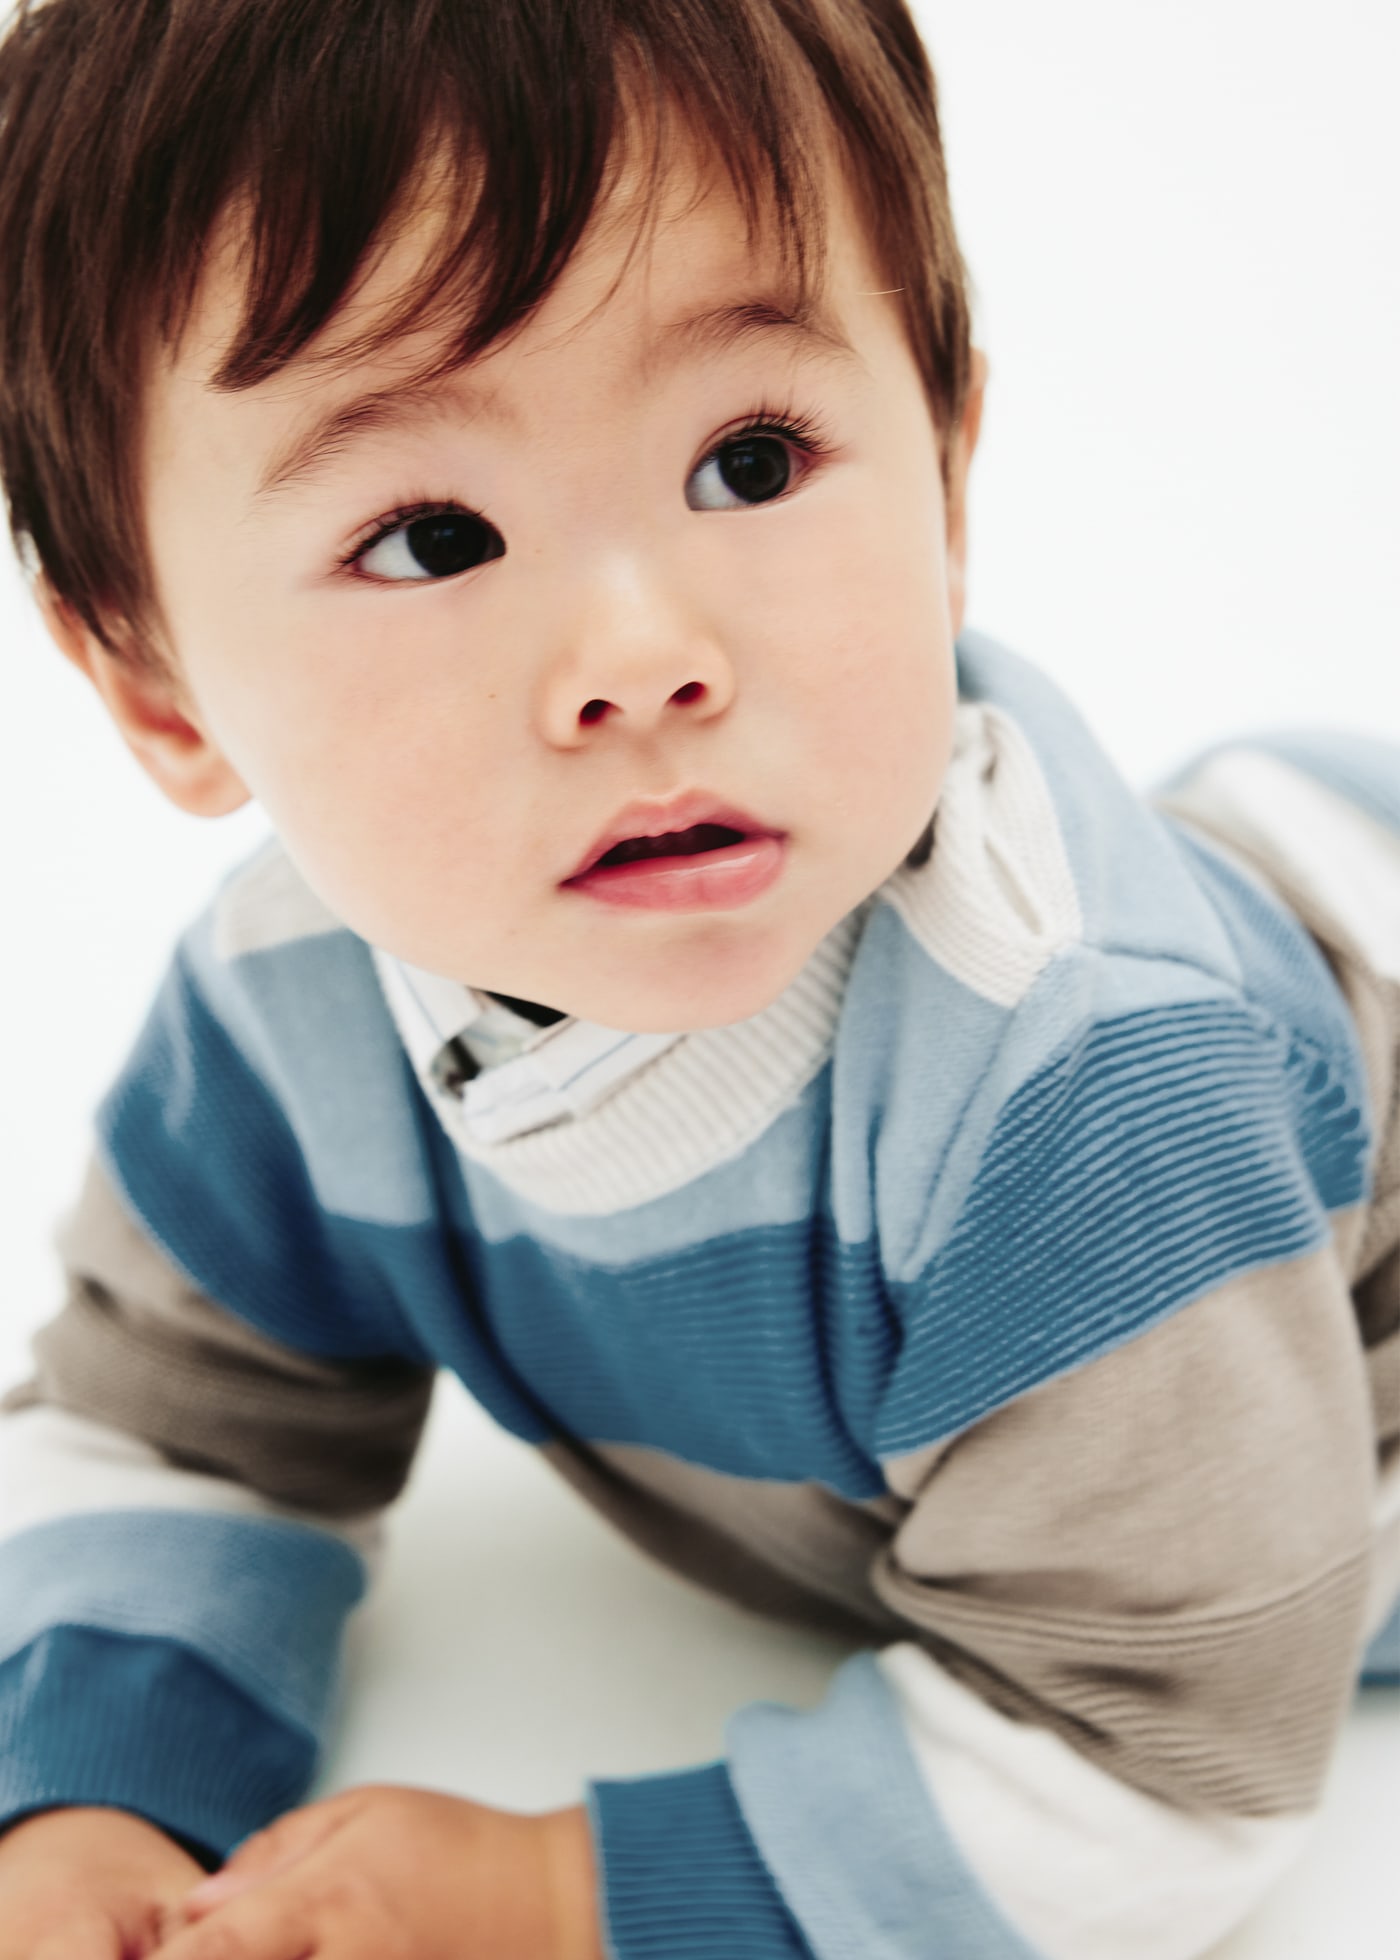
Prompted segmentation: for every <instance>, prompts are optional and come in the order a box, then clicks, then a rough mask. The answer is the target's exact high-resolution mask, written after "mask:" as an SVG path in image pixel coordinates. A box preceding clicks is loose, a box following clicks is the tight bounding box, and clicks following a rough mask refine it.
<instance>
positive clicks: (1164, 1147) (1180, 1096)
mask: <svg viewBox="0 0 1400 1960" xmlns="http://www.w3.org/2000/svg"><path fill="white" fill-rule="evenodd" d="M1352 1061H1353V1058H1352V1057H1351V1056H1350V1055H1349V1054H1348V1055H1346V1056H1343V1057H1340V1058H1337V1057H1334V1056H1331V1055H1329V1054H1326V1053H1323V1052H1319V1051H1318V1050H1316V1049H1314V1048H1311V1047H1309V1046H1306V1045H1305V1044H1303V1043H1302V1042H1301V1041H1299V1040H1297V1039H1294V1040H1292V1041H1290V1040H1289V1039H1288V1038H1287V1037H1286V1036H1285V1035H1284V1034H1282V1033H1281V1032H1279V1031H1278V1030H1276V1029H1275V1028H1273V1027H1272V1026H1271V1025H1270V1024H1269V1023H1268V1022H1267V1021H1266V1020H1265V1019H1264V1017H1262V1016H1260V1015H1257V1014H1254V1013H1252V1012H1251V1011H1250V1010H1249V1009H1248V1008H1246V1007H1244V1006H1241V1005H1237V1004H1234V1003H1231V1002H1229V1001H1202V1002H1187V1003H1184V1004H1182V1005H1180V1006H1178V1007H1175V1008H1173V1009H1170V1010H1161V1011H1155V1012H1151V1013H1147V1014H1142V1015H1132V1016H1127V1017H1124V1018H1123V1019H1122V1020H1120V1021H1117V1022H1111V1023H1108V1024H1105V1025H1103V1026H1100V1027H1096V1028H1093V1029H1091V1030H1090V1031H1088V1032H1087V1033H1086V1034H1085V1035H1084V1037H1083V1038H1082V1041H1081V1042H1080V1043H1079V1044H1078V1045H1077V1046H1076V1047H1074V1048H1071V1049H1070V1050H1069V1051H1067V1052H1066V1053H1065V1054H1064V1055H1063V1056H1062V1057H1061V1058H1060V1061H1059V1064H1058V1066H1057V1067H1055V1068H1053V1069H1048V1070H1046V1071H1044V1073H1043V1074H1042V1075H1041V1076H1040V1077H1039V1078H1037V1079H1036V1080H1035V1081H1033V1082H1031V1083H1030V1084H1028V1085H1027V1087H1026V1088H1025V1089H1023V1090H1022V1091H1021V1092H1020V1093H1018V1094H1017V1095H1016V1096H1014V1097H1012V1098H1011V1100H1010V1101H1009V1103H1008V1104H1007V1106H1006V1109H1005V1111H1004V1113H1003V1115H1002V1118H1001V1121H1000V1122H999V1124H998V1126H997V1130H996V1133H995V1135H994V1136H993V1138H992V1140H991V1144H990V1147H989V1149H988V1151H987V1153H986V1157H985V1160H984V1162H983V1164H982V1168H981V1174H980V1176H979V1178H978V1181H977V1183H976V1184H975V1185H974V1187H973V1190H972V1192H971V1195H970V1197H969V1200H968V1203H967V1205H966V1207H965V1210H964V1213H963V1216H962V1218H961V1220H960V1221H959V1224H958V1227H957V1230H956V1231H955V1232H954V1234H953V1236H952V1238H951V1239H950V1240H949V1242H948V1244H947V1245H946V1247H945V1248H944V1249H943V1250H942V1251H941V1252H940V1253H939V1254H938V1256H937V1257H936V1258H935V1259H934V1260H933V1261H932V1263H931V1265H930V1267H929V1269H928V1271H927V1273H926V1274H925V1275H924V1276H923V1277H922V1278H921V1279H919V1280H916V1281H913V1282H905V1283H901V1284H899V1285H898V1286H895V1287H894V1288H892V1291H893V1294H894V1297H895V1300H896V1304H897V1306H898V1310H899V1314H900V1319H901V1322H902V1324H903V1329H904V1347H903V1352H902V1354H901V1356H900V1360H899V1364H898V1367H897V1369H896V1371H895V1375H894V1379H893V1381H892V1383H891V1387H890V1391H889V1394H888V1396H887V1398H886V1402H885V1406H884V1408H883V1410H882V1412H881V1415H880V1418H879V1423H878V1427H877V1431H876V1447H877V1449H878V1453H879V1455H880V1456H881V1457H882V1458H888V1457H893V1456H900V1455H903V1454H905V1453H907V1452H908V1451H910V1450H914V1449H917V1448H919V1447H921V1446H922V1445H924V1444H926V1443H930V1442H933V1441H935V1440H937V1439H938V1438H940V1437H943V1436H949V1435H952V1434H954V1433H955V1432H956V1431H958V1430H960V1429H962V1428H964V1427H966V1426H967V1425H968V1424H969V1423H970V1422H973V1421H975V1420H977V1419H978V1418H979V1417H980V1416H982V1415H984V1414H986V1413H987V1412H988V1411H989V1410H991V1409H992V1408H995V1407H997V1406H999V1405H1000V1404H1001V1403H1003V1402H1006V1401H1008V1400H1009V1399H1010V1398H1011V1397H1012V1396H1014V1395H1015V1394H1017V1393H1020V1392H1022V1391H1024V1390H1027V1389H1030V1388H1033V1387H1034V1386H1036V1385H1037V1384H1038V1383H1040V1382H1043V1381H1046V1380H1048V1379H1050V1378H1051V1377H1052V1376H1054V1375H1056V1374H1060V1373H1063V1372H1064V1371H1065V1370H1067V1369H1069V1368H1071V1367H1075V1366H1078V1365H1081V1364H1083V1363H1084V1362H1086V1361H1089V1360H1092V1359H1093V1358H1094V1357H1095V1356H1096V1355H1098V1354H1102V1353H1106V1352H1107V1351H1108V1350H1110V1349H1111V1348H1115V1347H1117V1346H1119V1345H1121V1343H1122V1342H1124V1341H1125V1340H1127V1339H1129V1338H1130V1337H1131V1336H1132V1335H1133V1334H1134V1333H1137V1332H1140V1331H1145V1330H1146V1329H1147V1328H1148V1327H1150V1326H1152V1325H1154V1324H1155V1323H1156V1322H1157V1321H1159V1320H1161V1319H1163V1318H1165V1316H1166V1315H1167V1314H1169V1313H1171V1312H1173V1311H1175V1310H1176V1309H1177V1308H1179V1307H1181V1306H1184V1305H1186V1304H1187V1303H1188V1302H1190V1301H1191V1300H1193V1299H1197V1298H1199V1297H1200V1296H1201V1295H1202V1294H1204V1293H1206V1292H1208V1291H1210V1290H1212V1289H1214V1288H1216V1287H1219V1286H1222V1285H1224V1284H1226V1283H1227V1282H1228V1281H1229V1280H1231V1279H1234V1278H1236V1277H1238V1276H1239V1275H1241V1274H1243V1273H1245V1272H1249V1271H1252V1270H1255V1269H1256V1268H1259V1267H1261V1266H1267V1265H1271V1264H1274V1263H1276V1262H1279V1261H1282V1260H1286V1259H1292V1258H1297V1257H1300V1256H1301V1255H1302V1254H1304V1253H1307V1252H1310V1251H1313V1250H1314V1249H1316V1248H1317V1247H1319V1246H1321V1245H1323V1244H1325V1243H1326V1242H1327V1240H1328V1237H1329V1235H1330V1229H1331V1228H1330V1223H1329V1220H1328V1217H1327V1213H1328V1212H1329V1211H1331V1210H1336V1209H1340V1208H1345V1207H1347V1206H1350V1205H1353V1204H1357V1203H1359V1202H1361V1201H1362V1200H1363V1199H1364V1197H1365V1196H1366V1193H1367V1182H1368V1175H1369V1157H1370V1148H1371V1139H1370V1135H1369V1130H1368V1122H1367V1116H1366V1111H1365V1109H1364V1106H1363V1104H1362V1103H1361V1101H1360V1100H1359V1099H1358V1085H1357V1084H1356V1082H1355V1080H1354V1077H1353V1072H1352Z"/></svg>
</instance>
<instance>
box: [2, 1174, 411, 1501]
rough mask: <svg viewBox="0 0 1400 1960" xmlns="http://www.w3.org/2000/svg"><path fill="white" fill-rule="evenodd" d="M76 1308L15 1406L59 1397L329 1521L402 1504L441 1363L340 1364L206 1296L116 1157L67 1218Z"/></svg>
mask: <svg viewBox="0 0 1400 1960" xmlns="http://www.w3.org/2000/svg"><path fill="white" fill-rule="evenodd" d="M58 1249H59V1252H60V1255H61V1257H62V1259H63V1262H64V1265H65V1268H66V1270H67V1273H68V1278H69V1292H68V1298H67V1301H66V1304H65V1305H64V1306H63V1308H62V1309H61V1311H60V1312H59V1313H58V1314H57V1316H56V1317H55V1318H54V1319H53V1320H51V1321H50V1322H49V1323H48V1324H47V1325H46V1326H45V1327H43V1328H41V1329H40V1331H39V1332H38V1334H37V1335H36V1336H35V1337H34V1342H33V1355H34V1362H35V1372H34V1375H33V1376H32V1378H31V1379H30V1380H29V1381H27V1382H24V1383H22V1384H20V1385H19V1386H18V1387H16V1388H14V1389H12V1390H11V1391H10V1393H9V1394H8V1395H6V1396H5V1398H4V1399H3V1401H0V1412H6V1411H17V1410H20V1409H25V1408H31V1407H33V1406H34V1405H35V1404H37V1403H51V1404H53V1405H54V1406H55V1407H57V1408H60V1409H66V1410H68V1411H70V1412H71V1413H72V1414H75V1415H81V1416H87V1417H90V1418H92V1419H93V1420H95V1421H98V1422H103V1423H107V1424H109V1425H111V1426H112V1427H114V1428H116V1429H120V1430H123V1431H125V1432H126V1433H128V1434H130V1435H133V1436H137V1437H139V1438H140V1439H141V1440H142V1441H144V1442H147V1443H150V1444H152V1445H153V1446H154V1447H155V1448H157V1449H158V1450H160V1451H161V1452H162V1454H164V1455H165V1456H166V1457H167V1458H168V1459H169V1461H170V1462H171V1463H173V1464H175V1465H177V1466H178V1467H179V1468H181V1469H185V1470H196V1471H202V1472H205V1473H208V1474H213V1475H216V1476H223V1477H229V1478H232V1479H234V1480H235V1481H236V1482H238V1483H241V1484H244V1485H246V1486H247V1487H248V1488H249V1489H250V1490H253V1491H256V1492H258V1493H260V1494H261V1495H262V1496H264V1497H266V1498H269V1499H271V1500H273V1501H274V1502H276V1503H281V1504H288V1505H292V1506H295V1507H297V1508H299V1509H303V1510H309V1511H315V1512H319V1513H320V1514H321V1515H323V1516H325V1517H327V1518H340V1517H352V1516H356V1515H358V1514H360V1513H362V1512H365V1511H367V1510H372V1509H376V1508H379V1507H381V1506H383V1505H385V1504H388V1503H390V1502H391V1501H392V1500H393V1499H394V1498H395V1497H397V1496H398V1494H399V1492H400V1491H401V1490H402V1489H403V1486H404V1484H405V1482H406V1481H407V1478H408V1472H409V1468H410V1466H411V1464H412V1460H413V1455H414V1451H415V1449H416V1447H417V1444H418V1440H419V1437H420V1435H421V1433H422V1429H423V1425H424V1422H425V1421H426V1419H427V1413H428V1407H429V1403H430V1400H431V1396H432V1388H433V1380H434V1373H435V1371H434V1370H432V1369H427V1368H424V1367H423V1366H422V1365H421V1364H419V1363H416V1362H408V1361H403V1360H399V1359H396V1358H392V1357H386V1358H384V1359H382V1360H381V1359H374V1360H369V1361H363V1360H361V1361H330V1360H324V1359H321V1358H319V1357H316V1356H312V1355H307V1354H303V1353H299V1352H297V1351H296V1350H294V1349H292V1348H288V1347H283V1346H281V1345H280V1344H279V1343H278V1342H275V1341H272V1340H269V1339H268V1338H267V1337H266V1336H265V1335H263V1334H261V1333H258V1332H256V1331H255V1330H254V1329H253V1328H251V1327H249V1326H247V1325H246V1324H245V1323H243V1322H241V1321H239V1320H237V1319H235V1318H234V1316H233V1315H232V1314H231V1313H229V1312H227V1311H226V1310H225V1309H224V1308H223V1307H221V1306H219V1305H218V1304H217V1303H216V1302H215V1301H213V1300H210V1299H209V1298H207V1297H206V1296H205V1295H204V1294H202V1293H200V1292H198V1291H196V1289H195V1288H194V1287H192V1286H191V1285H190V1283H189V1281H188V1280H187V1279H186V1278H185V1276H184V1275H183V1274H182V1273H180V1272H178V1271H177V1270H176V1269H175V1268H174V1267H172V1266H171V1265H170V1264H169V1262H168V1261H167V1260H166V1259H165V1257H164V1255H163V1254H162V1253H161V1252H160V1251H159V1250H158V1249H157V1248H156V1247H155V1246H154V1245H152V1244H151V1242H150V1241H149V1240H148V1239H147V1238H146V1237H145V1236H144V1234H143V1233H141V1232H140V1231H139V1230H138V1229H137V1227H136V1226H135V1225H134V1224H133V1223H132V1221H131V1219H130V1218H129V1217H128V1215H127V1213H126V1211H125V1209H124V1207H123V1206H122V1204H121V1202H120V1200H119V1199H118V1197H117V1195H116V1194H115V1192H114V1191H113V1189H112V1187H111V1184H110V1182H109V1180H108V1179H107V1177H106V1175H105V1173H104V1171H103V1170H102V1167H101V1165H100V1163H99V1162H98V1161H97V1160H96V1158H94V1159H93V1160H92V1162H91V1163H90V1165H89V1168H88V1174H87V1178H86V1181H85V1183H84V1186H83V1190H82V1194H81V1196H80V1198H79V1200H78V1203H77V1205H76V1207H75V1208H74V1210H73V1211H72V1212H71V1213H70V1214H69V1215H68V1217H67V1219H66V1220H65V1221H64V1225H63V1228H62V1230H61V1232H60V1234H59V1238H58Z"/></svg>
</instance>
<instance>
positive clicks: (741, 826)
mask: <svg viewBox="0 0 1400 1960" xmlns="http://www.w3.org/2000/svg"><path fill="white" fill-rule="evenodd" d="M699 823H713V824H722V825H723V826H724V828H725V829H726V830H737V831H739V832H740V834H741V835H742V836H743V837H744V838H745V840H746V841H749V842H756V841H757V840H758V839H759V838H762V837H780V836H782V834H783V833H782V832H781V831H775V830H773V829H772V828H770V826H769V825H767V824H762V823H760V822H759V821H758V819H757V818H756V817H751V816H750V815H749V814H748V812H747V811H746V810H740V809H739V808H738V807H737V806H736V805H734V804H732V803H721V802H719V801H718V800H717V799H716V798H715V797H713V796H710V795H708V794H707V793H706V792H705V791H704V790H682V791H681V793H680V794H679V795H677V796H668V797H654V796H653V797H647V796H639V797H634V798H633V800H632V801H631V802H630V803H627V804H624V806H623V807H622V809H620V810H619V811H618V813H617V815H616V816H615V817H614V818H613V820H612V822H611V823H610V824H609V825H608V827H607V829H606V830H605V831H603V832H602V833H601V835H600V836H598V837H596V838H594V840H593V842H592V843H591V844H590V845H589V847H588V849H587V850H586V851H585V852H584V854H583V856H582V858H581V859H580V860H579V862H578V863H577V864H576V865H575V866H574V869H573V870H572V871H571V872H570V873H569V875H568V877H567V878H564V879H563V880H561V882H562V883H563V884H566V885H568V884H572V883H573V882H574V880H575V879H579V878H582V877H583V876H584V875H585V874H586V873H587V872H589V871H591V870H592V869H593V867H594V865H595V864H597V862H598V860H599V858H601V857H605V856H606V855H607V853H608V852H609V851H610V850H611V849H612V848H613V845H614V844H625V843H626V842H627V840H628V839H629V838H631V837H661V836H664V835H665V833H666V832H667V831H671V830H689V829H690V828H691V826H692V825H693V824H699ZM730 848H731V849H732V848H734V847H733V846H731V847H730ZM642 862H643V863H646V862H648V861H647V860H643V861H642ZM651 862H653V863H660V862H661V860H659V859H658V860H651ZM609 868H611V867H609Z"/></svg>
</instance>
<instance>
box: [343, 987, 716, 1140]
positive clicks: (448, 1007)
mask: <svg viewBox="0 0 1400 1960" xmlns="http://www.w3.org/2000/svg"><path fill="white" fill-rule="evenodd" d="M375 958H376V963H377V965H378V967H379V970H380V974H381V976H382V978H383V980H384V983H385V985H386V987H387V988H388V989H389V992H390V995H391V999H392V1002H393V1004H394V1006H395V1007H396V1009H397V1013H396V1019H397V1021H398V1024H399V1028H400V1031H401V1033H402V1035H403V1039H404V1041H405V1044H406V1045H407V1047H408V1051H409V1056H410V1059H411V1060H412V1062H413V1064H414V1068H415V1071H416V1072H417V1074H418V1077H419V1079H420V1081H422V1082H423V1083H424V1085H425V1087H429V1088H430V1093H436V1094H438V1095H441V1096H444V1097H447V1098H448V1099H449V1100H451V1101H452V1102H454V1103H455V1104H456V1105H457V1111H458V1117H459V1120H460V1121H461V1122H463V1123H464V1124H465V1126H466V1128H467V1129H468V1131H469V1132H470V1133H471V1135H472V1136H473V1137H475V1138H476V1139H478V1141H480V1142H482V1143H499V1142H500V1141H502V1140H503V1139H504V1138H507V1137H513V1136H520V1135H521V1134H523V1132H525V1131H526V1130H533V1129H538V1128H540V1127H541V1126H542V1125H544V1124H546V1123H557V1122H560V1121H562V1120H564V1119H566V1118H569V1117H573V1116H578V1115H582V1114H583V1113H584V1112H585V1111H586V1110H590V1109H593V1108H594V1107H595V1106H596V1105H597V1104H598V1103H600V1102H602V1101H603V1099H604V1098H605V1097H606V1096H608V1095H610V1094H611V1093H612V1091H613V1090H614V1089H616V1088H617V1087H618V1086H619V1085H620V1084H621V1083H622V1082H624V1081H626V1079H627V1078H628V1077H629V1076H631V1075H634V1074H635V1073H636V1071H637V1070H638V1069H639V1068H642V1067H644V1066H645V1064H646V1063H647V1062H650V1061H654V1060H655V1059H656V1057H657V1056H658V1055H662V1054H664V1053H665V1052H666V1050H667V1049H668V1048H670V1047H672V1046H674V1044H675V1043H676V1042H678V1041H679V1040H680V1039H681V1036H680V1034H679V1033H676V1034H632V1033H628V1032H627V1031H625V1030H623V1029H620V1028H605V1027H602V1026H600V1025H599V1024H598V1023H597V1022H596V1021H581V1020H578V1019H577V1018H576V1017H574V1016H572V1015H571V1016H568V1017H566V1018H565V1019H564V1020H562V1021H556V1022H555V1023H554V1024H553V1025H552V1026H551V1027H545V1028H541V1027H537V1026H536V1025H535V1023H534V1022H533V1021H530V1020H528V1019H527V1018H526V1017H525V1016H524V1015H523V1014H517V1013H516V1012H515V1010H514V1009H513V1008H509V1007H507V1006H505V1005H504V1003H503V1002H501V1001H499V1000H496V999H495V998H494V997H493V996H492V995H490V994H488V993H484V992H482V991H481V990H480V989H478V988H476V987H468V986H466V985H464V984H463V983H462V982H461V981H458V980H449V979H445V978H444V977H443V976H442V975H441V974H438V973H429V972H428V971H427V970H426V969H425V968H423V967H418V966H412V965H410V964H409V962H408V961H406V960H400V959H397V958H395V957H394V956H393V955H392V954H388V953H384V952H382V951H378V950H376V954H375Z"/></svg>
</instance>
